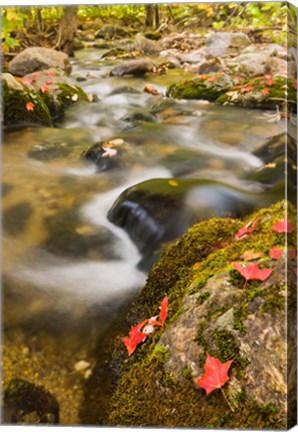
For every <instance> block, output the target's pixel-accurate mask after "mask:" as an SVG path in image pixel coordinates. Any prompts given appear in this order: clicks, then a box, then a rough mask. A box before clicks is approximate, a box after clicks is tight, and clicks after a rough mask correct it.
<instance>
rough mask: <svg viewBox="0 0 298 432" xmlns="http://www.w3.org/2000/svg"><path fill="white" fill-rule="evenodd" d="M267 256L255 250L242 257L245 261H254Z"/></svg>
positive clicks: (245, 253)
mask: <svg viewBox="0 0 298 432" xmlns="http://www.w3.org/2000/svg"><path fill="white" fill-rule="evenodd" d="M264 256H265V254H264V253H262V252H255V251H253V250H248V251H246V252H244V253H243V254H242V255H241V258H242V259H243V260H244V261H252V260H255V259H258V258H263V257H264Z"/></svg>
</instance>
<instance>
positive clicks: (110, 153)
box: [102, 147, 118, 158]
mask: <svg viewBox="0 0 298 432" xmlns="http://www.w3.org/2000/svg"><path fill="white" fill-rule="evenodd" d="M102 149H103V150H104V153H103V154H102V157H110V158H112V157H115V156H116V155H117V153H118V151H117V150H116V149H112V148H110V147H102Z"/></svg>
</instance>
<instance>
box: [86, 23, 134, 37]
mask: <svg viewBox="0 0 298 432" xmlns="http://www.w3.org/2000/svg"><path fill="white" fill-rule="evenodd" d="M134 32H135V31H134V29H131V28H129V27H119V26H115V25H112V24H105V25H103V26H102V27H101V29H100V30H98V31H97V32H96V33H95V38H96V39H107V40H109V39H118V38H123V37H126V36H128V35H130V34H133V33H134Z"/></svg>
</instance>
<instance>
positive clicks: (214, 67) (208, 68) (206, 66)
mask: <svg viewBox="0 0 298 432" xmlns="http://www.w3.org/2000/svg"><path fill="white" fill-rule="evenodd" d="M221 69H222V64H221V61H220V60H219V59H218V58H217V57H213V58H209V59H207V60H206V61H204V62H203V63H201V64H200V65H199V67H198V73H199V74H210V73H213V72H218V71H220V70H221Z"/></svg>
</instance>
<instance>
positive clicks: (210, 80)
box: [206, 76, 216, 82]
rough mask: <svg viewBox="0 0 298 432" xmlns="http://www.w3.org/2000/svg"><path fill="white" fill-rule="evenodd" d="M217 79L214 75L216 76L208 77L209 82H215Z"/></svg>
mask: <svg viewBox="0 0 298 432" xmlns="http://www.w3.org/2000/svg"><path fill="white" fill-rule="evenodd" d="M215 80H216V77H214V76H211V77H209V78H207V80H206V81H207V82H214V81H215Z"/></svg>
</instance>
